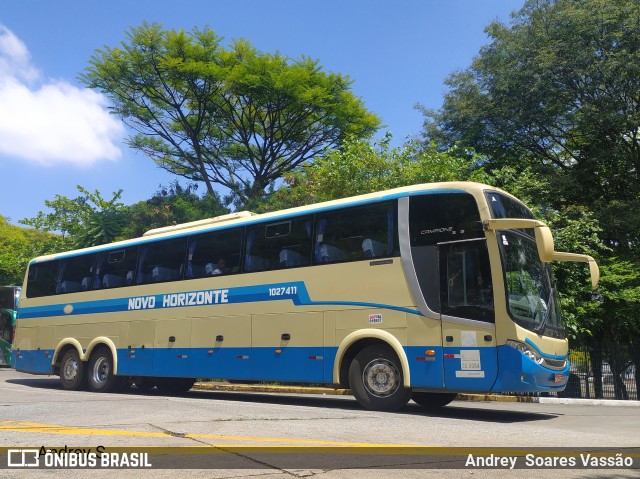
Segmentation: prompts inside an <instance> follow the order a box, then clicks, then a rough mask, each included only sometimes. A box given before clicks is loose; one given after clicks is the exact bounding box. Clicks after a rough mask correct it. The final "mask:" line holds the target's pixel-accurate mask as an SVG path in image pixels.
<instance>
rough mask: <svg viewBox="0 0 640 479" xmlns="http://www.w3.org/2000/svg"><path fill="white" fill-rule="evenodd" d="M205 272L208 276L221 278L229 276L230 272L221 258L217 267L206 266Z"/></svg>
mask: <svg viewBox="0 0 640 479" xmlns="http://www.w3.org/2000/svg"><path fill="white" fill-rule="evenodd" d="M205 272H206V273H207V276H220V275H223V274H227V273H228V272H229V270H228V268H227V265H226V262H225V260H224V258H220V259H219V260H218V262H217V263H216V264H215V265H214V264H213V263H209V264H207V265H206V266H205Z"/></svg>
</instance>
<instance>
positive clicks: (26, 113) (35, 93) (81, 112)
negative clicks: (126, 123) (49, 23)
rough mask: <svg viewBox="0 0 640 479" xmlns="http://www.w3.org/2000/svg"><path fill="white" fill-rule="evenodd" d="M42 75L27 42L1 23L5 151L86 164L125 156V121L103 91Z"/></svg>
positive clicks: (0, 123)
mask: <svg viewBox="0 0 640 479" xmlns="http://www.w3.org/2000/svg"><path fill="white" fill-rule="evenodd" d="M39 78H40V74H39V72H38V70H37V68H35V67H34V66H33V65H32V64H31V57H30V55H29V51H28V49H27V47H26V46H25V44H24V43H23V42H22V41H21V40H20V39H19V38H18V37H16V36H15V35H14V34H13V32H11V31H10V30H8V29H7V28H6V27H4V26H2V25H0V155H2V156H10V157H12V158H19V159H24V160H28V161H32V162H37V163H40V164H43V165H55V164H61V163H66V164H68V163H72V164H76V165H81V166H89V165H91V164H93V163H95V162H97V161H101V160H116V159H118V158H120V157H121V156H122V152H121V150H120V148H119V146H118V144H119V143H120V141H121V139H122V137H123V135H124V127H123V125H122V123H120V121H119V120H118V119H117V118H116V117H114V116H113V115H110V114H109V112H108V111H107V109H106V104H107V102H106V99H105V97H104V96H102V95H100V94H98V93H96V92H94V91H93V90H89V89H86V88H78V87H76V86H74V85H71V84H70V83H68V82H65V81H52V80H49V81H45V82H40V83H37V80H38V79H39Z"/></svg>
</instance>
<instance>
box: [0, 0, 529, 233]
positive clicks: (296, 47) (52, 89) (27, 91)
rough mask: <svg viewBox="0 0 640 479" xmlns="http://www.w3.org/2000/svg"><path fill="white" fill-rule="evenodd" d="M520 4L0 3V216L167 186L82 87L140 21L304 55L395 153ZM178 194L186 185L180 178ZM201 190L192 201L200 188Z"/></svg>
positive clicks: (128, 200)
mask: <svg viewBox="0 0 640 479" xmlns="http://www.w3.org/2000/svg"><path fill="white" fill-rule="evenodd" d="M523 4H524V0H401V1H396V2H393V1H390V0H385V1H381V0H322V1H307V0H295V1H294V0H270V1H264V0H263V1H260V0H227V1H219V0H182V1H176V0H134V1H132V0H109V1H104V0H102V1H96V0H83V1H79V0H56V1H41V0H2V1H0V215H2V216H4V217H6V218H9V220H10V221H11V222H12V223H14V224H17V222H18V221H19V220H20V219H23V218H33V217H35V216H36V215H37V214H38V212H39V211H44V212H48V211H50V210H48V208H46V206H45V204H44V202H45V200H51V199H54V197H55V195H63V196H67V197H69V198H74V197H77V196H78V195H79V194H80V193H79V192H78V190H77V189H76V185H81V186H82V187H84V188H85V189H88V190H90V191H94V190H99V191H100V192H101V194H102V196H103V198H106V199H110V198H111V195H112V193H113V192H115V191H117V190H119V189H123V190H124V192H123V195H122V202H123V203H125V204H132V203H135V202H137V201H141V200H145V199H148V198H150V197H152V196H153V194H154V193H155V192H156V191H157V190H158V189H159V187H160V186H161V185H168V184H169V183H170V182H171V181H173V180H174V179H176V178H175V177H174V176H172V175H170V174H169V173H166V172H164V171H163V170H161V169H159V168H158V167H157V166H156V165H155V164H154V163H153V161H152V160H151V159H149V158H147V157H145V156H144V155H142V154H140V153H137V152H135V151H133V150H131V149H130V148H129V147H128V146H127V145H126V143H125V140H126V138H127V136H128V135H129V133H130V132H128V131H127V130H126V128H125V126H124V125H123V123H122V122H121V121H120V119H119V118H118V117H116V116H114V115H111V114H109V113H108V110H107V108H108V101H107V99H106V98H105V97H104V96H102V95H101V94H100V93H99V92H97V91H94V90H90V89H87V88H85V87H84V86H83V85H82V84H81V83H80V82H79V81H78V75H80V74H81V73H82V72H83V71H84V69H85V68H86V67H87V66H88V64H89V59H90V58H91V56H92V55H93V54H94V52H95V51H96V49H99V48H103V47H105V46H108V47H115V46H117V45H119V44H120V43H121V42H123V41H125V39H126V33H127V32H128V31H129V30H130V29H131V28H132V27H136V26H140V25H141V24H142V23H143V22H144V21H147V22H157V23H160V24H162V25H163V26H164V27H165V28H166V29H184V30H187V31H191V30H193V28H194V27H204V26H209V27H210V28H211V29H213V30H214V31H215V32H216V33H217V34H218V35H219V36H222V37H223V38H224V41H225V43H227V42H230V41H231V40H235V39H240V38H243V39H246V40H248V41H249V42H250V43H251V44H252V45H253V46H255V47H256V48H257V49H259V50H261V51H263V52H275V51H278V52H279V53H281V54H283V55H286V56H288V57H291V58H298V57H300V56H301V55H305V56H308V57H311V58H313V59H316V60H318V61H319V63H320V65H321V66H322V68H323V70H324V71H326V72H336V73H341V74H343V75H348V76H349V77H350V79H351V80H352V81H353V84H352V90H353V92H354V93H355V95H357V96H358V97H360V98H361V99H362V100H363V102H364V104H365V106H366V107H367V108H368V109H369V110H370V111H373V112H374V113H376V114H377V115H379V116H380V117H381V118H382V123H383V129H382V130H381V134H382V132H386V131H388V132H390V133H391V134H392V135H393V137H394V142H399V143H401V142H402V141H403V140H404V138H406V137H408V136H415V135H418V134H419V133H420V130H421V127H422V115H421V114H420V113H419V112H418V111H417V110H416V109H415V105H416V104H417V103H420V104H422V105H424V106H426V107H428V108H438V107H440V105H441V104H442V98H443V95H444V94H445V93H446V86H445V84H444V80H445V79H446V78H447V76H449V75H450V74H451V73H453V72H455V71H459V70H463V69H465V68H467V67H468V66H469V65H470V63H471V61H472V60H473V58H474V57H475V56H476V55H477V54H478V52H479V50H480V48H481V47H482V45H484V44H486V43H488V41H489V39H488V37H487V35H486V34H485V32H484V28H485V27H486V26H487V25H488V24H489V23H490V22H492V21H496V20H497V21H501V22H503V23H508V22H509V18H510V17H509V16H510V14H511V12H513V11H516V10H518V9H520V8H521V7H522V6H523ZM182 183H183V184H184V183H186V181H185V180H183V181H182ZM200 191H204V188H201V189H200Z"/></svg>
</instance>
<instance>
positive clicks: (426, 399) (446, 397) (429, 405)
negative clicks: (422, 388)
mask: <svg viewBox="0 0 640 479" xmlns="http://www.w3.org/2000/svg"><path fill="white" fill-rule="evenodd" d="M456 396H457V394H456V393H421V392H414V393H413V394H412V395H411V399H413V401H414V402H415V403H418V404H419V405H420V406H422V407H423V408H425V409H439V408H441V407H445V406H446V405H447V404H449V403H450V402H451V401H453V400H454V399H455V398H456Z"/></svg>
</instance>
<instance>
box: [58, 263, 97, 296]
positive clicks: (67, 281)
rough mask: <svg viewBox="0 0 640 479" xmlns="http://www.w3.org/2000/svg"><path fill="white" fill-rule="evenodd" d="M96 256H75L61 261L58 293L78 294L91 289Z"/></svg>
mask: <svg viewBox="0 0 640 479" xmlns="http://www.w3.org/2000/svg"><path fill="white" fill-rule="evenodd" d="M95 258H96V255H95V254H88V255H82V256H74V257H71V258H64V259H61V260H60V269H59V271H58V280H57V282H56V293H58V294H66V293H77V292H78V291H87V290H89V289H90V288H91V282H92V280H93V265H94V260H95Z"/></svg>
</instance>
